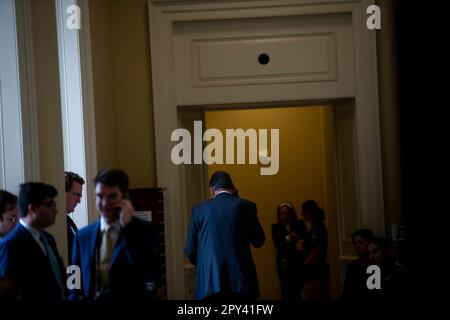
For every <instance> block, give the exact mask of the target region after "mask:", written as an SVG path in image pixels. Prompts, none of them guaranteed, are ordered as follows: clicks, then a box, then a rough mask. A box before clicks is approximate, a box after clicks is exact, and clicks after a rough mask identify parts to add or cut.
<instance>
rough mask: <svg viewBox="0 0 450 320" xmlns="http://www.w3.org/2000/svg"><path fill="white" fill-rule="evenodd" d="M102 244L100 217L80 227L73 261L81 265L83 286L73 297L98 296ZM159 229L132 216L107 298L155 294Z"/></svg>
mask: <svg viewBox="0 0 450 320" xmlns="http://www.w3.org/2000/svg"><path fill="white" fill-rule="evenodd" d="M100 245H101V230H100V220H98V221H97V222H95V223H93V224H90V225H88V226H86V227H84V228H82V229H80V230H79V231H78V233H77V234H76V235H75V239H74V244H73V249H72V264H74V265H77V266H79V267H80V271H81V289H80V290H73V291H72V292H71V294H70V299H71V300H78V299H90V300H93V299H95V294H96V287H97V284H98V273H97V258H98V249H99V247H100ZM159 276H160V264H159V231H158V230H157V229H156V228H155V227H154V226H153V225H152V224H150V223H148V222H145V221H142V220H139V219H137V218H134V217H133V218H132V220H131V221H130V223H128V224H127V225H126V226H125V227H122V228H121V229H120V231H119V237H118V239H117V242H116V245H115V247H114V250H113V254H112V257H111V262H110V266H109V282H110V295H109V296H108V299H111V300H116V299H121V300H123V299H125V300H136V299H137V300H139V299H145V298H149V297H151V296H152V292H150V290H149V288H148V286H149V285H151V283H153V284H154V285H155V288H157V287H158V286H159Z"/></svg>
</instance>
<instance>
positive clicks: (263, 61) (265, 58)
mask: <svg viewBox="0 0 450 320" xmlns="http://www.w3.org/2000/svg"><path fill="white" fill-rule="evenodd" d="M269 60H270V58H269V56H268V55H267V54H266V53H261V54H260V55H259V57H258V61H259V63H260V64H262V65H265V64H268V63H269Z"/></svg>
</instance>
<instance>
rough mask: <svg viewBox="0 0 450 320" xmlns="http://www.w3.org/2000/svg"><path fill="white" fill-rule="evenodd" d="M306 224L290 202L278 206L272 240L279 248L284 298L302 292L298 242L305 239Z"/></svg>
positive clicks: (278, 260)
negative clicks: (298, 216) (299, 217)
mask: <svg viewBox="0 0 450 320" xmlns="http://www.w3.org/2000/svg"><path fill="white" fill-rule="evenodd" d="M305 236H306V226H305V223H304V222H303V220H297V212H296V211H295V208H294V206H293V205H292V204H291V203H289V202H283V203H281V204H280V205H279V206H278V208H277V223H275V224H273V225H272V240H273V243H274V245H275V247H276V249H277V260H276V262H277V272H278V277H279V279H280V285H281V293H282V296H283V299H285V300H293V299H296V298H298V294H299V292H300V286H301V283H302V279H301V268H300V267H301V266H299V264H298V259H299V255H301V253H299V252H298V251H297V248H298V245H297V243H298V242H301V241H304V240H305Z"/></svg>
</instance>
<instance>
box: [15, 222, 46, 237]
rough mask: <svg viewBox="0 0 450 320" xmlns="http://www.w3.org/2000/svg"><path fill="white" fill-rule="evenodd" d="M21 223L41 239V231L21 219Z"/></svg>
mask: <svg viewBox="0 0 450 320" xmlns="http://www.w3.org/2000/svg"><path fill="white" fill-rule="evenodd" d="M19 223H20V224H21V225H22V226H23V227H24V228H25V229H27V230H28V231H29V232H30V233H31V235H32V236H33V237H34V238H35V239H39V236H40V235H41V231H39V230H37V229H35V228H33V227H32V226H30V225H29V224H27V223H26V222H25V221H24V220H22V219H20V220H19Z"/></svg>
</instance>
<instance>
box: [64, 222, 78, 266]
mask: <svg viewBox="0 0 450 320" xmlns="http://www.w3.org/2000/svg"><path fill="white" fill-rule="evenodd" d="M66 224H67V252H68V257H69V261H70V260H71V259H72V248H73V239H74V238H75V234H76V233H77V232H78V227H77V225H76V224H75V222H74V221H73V220H72V218H71V217H69V216H68V215H67V216H66Z"/></svg>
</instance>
